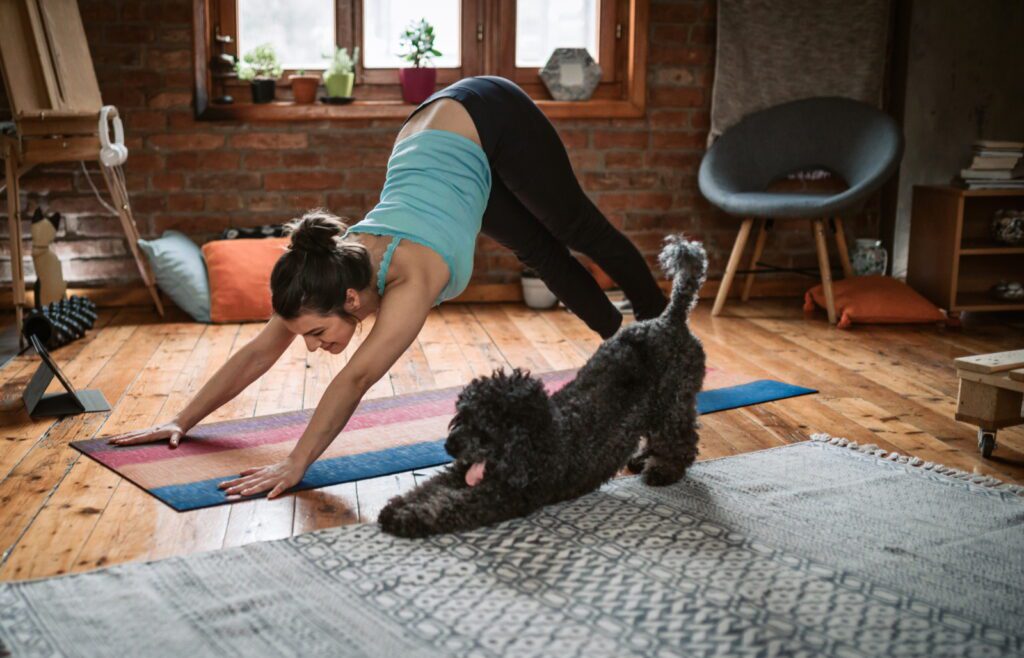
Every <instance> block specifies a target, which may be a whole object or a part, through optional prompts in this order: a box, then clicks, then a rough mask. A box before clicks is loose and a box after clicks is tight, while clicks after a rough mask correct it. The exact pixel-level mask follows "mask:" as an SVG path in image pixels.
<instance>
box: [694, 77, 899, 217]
mask: <svg viewBox="0 0 1024 658" xmlns="http://www.w3.org/2000/svg"><path fill="white" fill-rule="evenodd" d="M902 152H903V137H902V135H901V133H900V129H899V126H898V125H897V124H896V122H895V121H894V120H893V119H892V118H891V117H889V116H888V115H886V114H884V113H883V112H881V111H879V110H878V109H876V108H874V107H872V106H870V105H868V104H866V103H861V102H860V101H855V100H850V99H848V98H832V97H828V98H805V99H802V100H798V101H792V102H790V103H783V104H782V105H776V106H775V107H771V108H768V109H766V110H761V111H759V112H754V113H753V114H749V115H747V116H746V117H744V118H743V120H742V121H740V122H739V123H737V124H736V125H735V126H733V127H732V128H729V129H728V130H727V131H726V132H725V133H724V134H723V135H722V136H721V137H719V138H718V140H717V141H715V143H714V144H713V145H712V146H711V148H710V149H708V152H707V153H706V154H705V155H704V159H703V160H702V161H701V164H700V174H699V176H698V183H699V185H700V190H701V192H702V193H703V194H704V196H705V197H707V199H708V201H710V202H711V203H713V204H714V205H716V206H718V207H719V208H721V209H722V210H724V211H726V212H728V213H730V214H734V215H743V216H753V217H821V216H828V215H833V214H840V213H842V212H844V211H847V210H851V209H856V208H858V207H860V206H861V205H863V203H864V201H865V200H866V199H867V198H868V197H869V196H870V195H871V194H872V192H874V191H875V190H877V189H878V188H879V187H881V185H882V183H884V182H885V180H886V179H887V178H888V177H889V176H890V175H891V174H892V173H893V171H895V169H896V167H897V166H898V165H899V160H900V156H901V154H902ZM814 169H825V170H828V171H830V172H832V173H834V174H837V175H839V176H840V177H842V179H843V180H845V181H846V183H847V184H848V185H849V188H848V189H847V190H844V191H843V192H841V193H839V194H822V195H815V194H792V193H771V192H766V191H765V190H766V189H767V188H768V186H769V185H771V184H772V183H773V182H775V181H777V180H780V179H782V178H784V177H786V176H788V175H790V174H792V173H795V172H798V171H807V170H814Z"/></svg>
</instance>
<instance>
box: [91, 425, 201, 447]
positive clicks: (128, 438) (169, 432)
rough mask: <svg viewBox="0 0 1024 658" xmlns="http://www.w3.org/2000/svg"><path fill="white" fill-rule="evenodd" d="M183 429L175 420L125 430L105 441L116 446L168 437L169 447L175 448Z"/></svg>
mask: <svg viewBox="0 0 1024 658" xmlns="http://www.w3.org/2000/svg"><path fill="white" fill-rule="evenodd" d="M185 431H186V430H185V429H184V428H182V426H181V424H180V423H178V422H176V421H171V422H169V423H164V424H163V425H155V426H153V427H147V428H146V429H144V430H135V431H134V432H126V433H125V434H118V435H117V436H113V437H111V438H110V439H108V440H107V443H111V444H113V445H116V446H130V445H134V444H136V443H151V442H153V441H161V440H163V439H170V444H171V448H172V449H173V448H177V447H178V443H179V442H180V441H181V438H182V437H183V436H185Z"/></svg>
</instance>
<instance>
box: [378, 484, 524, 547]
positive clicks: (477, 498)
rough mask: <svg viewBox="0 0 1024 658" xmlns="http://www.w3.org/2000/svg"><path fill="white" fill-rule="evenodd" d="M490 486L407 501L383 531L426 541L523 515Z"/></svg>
mask: <svg viewBox="0 0 1024 658" xmlns="http://www.w3.org/2000/svg"><path fill="white" fill-rule="evenodd" d="M496 494H497V492H496V491H495V490H494V489H493V487H488V486H487V483H486V482H485V483H483V484H480V485H478V486H475V487H472V488H470V487H466V486H463V487H462V488H460V489H440V488H439V489H436V490H434V492H433V494H432V495H431V496H426V497H424V496H418V497H417V500H416V501H415V502H413V501H409V500H407V501H406V502H405V504H403V505H402V506H400V507H398V508H397V509H395V510H394V512H393V514H392V515H391V516H390V517H389V518H388V519H387V523H386V524H385V517H384V513H383V512H382V513H381V527H382V528H383V529H384V531H385V532H389V533H391V534H395V535H398V536H400V537H426V536H428V535H436V534H441V533H446V532H458V531H460V530H472V529H474V528H479V527H482V526H486V525H491V524H493V523H498V522H500V521H505V520H508V519H511V518H515V517H516V516H520V515H521V510H520V506H518V505H515V504H508V503H503V501H500V500H499V497H498V496H497V495H496Z"/></svg>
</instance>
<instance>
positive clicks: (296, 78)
mask: <svg viewBox="0 0 1024 658" xmlns="http://www.w3.org/2000/svg"><path fill="white" fill-rule="evenodd" d="M288 80H289V81H290V82H291V83H292V96H294V97H295V102H296V103H301V104H303V105H306V104H308V103H312V102H314V101H315V100H316V89H317V87H319V86H320V76H318V75H290V76H288Z"/></svg>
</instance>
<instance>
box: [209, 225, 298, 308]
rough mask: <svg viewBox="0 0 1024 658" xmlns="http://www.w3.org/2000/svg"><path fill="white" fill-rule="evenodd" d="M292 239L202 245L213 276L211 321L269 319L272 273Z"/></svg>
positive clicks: (243, 240)
mask: <svg viewBox="0 0 1024 658" xmlns="http://www.w3.org/2000/svg"><path fill="white" fill-rule="evenodd" d="M290 240H291V238H256V239H246V238H242V239H238V240H213V241H211V242H207V243H206V244H204V245H203V258H204V259H206V271H207V273H208V274H209V276H210V320H211V321H213V322H252V321H255V320H268V319H270V316H271V315H272V314H273V309H272V308H271V306H270V272H271V270H273V269H274V264H275V263H277V259H278V258H280V257H281V254H283V253H284V251H285V247H287V246H288V243H289V241H290Z"/></svg>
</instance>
